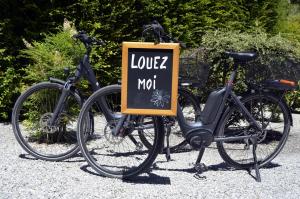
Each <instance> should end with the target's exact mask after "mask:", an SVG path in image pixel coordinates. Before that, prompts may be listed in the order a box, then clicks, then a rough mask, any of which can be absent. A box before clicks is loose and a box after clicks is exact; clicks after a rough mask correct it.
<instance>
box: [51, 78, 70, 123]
mask: <svg viewBox="0 0 300 199" xmlns="http://www.w3.org/2000/svg"><path fill="white" fill-rule="evenodd" d="M71 86H72V84H71V82H69V81H68V82H66V83H65V85H64V87H63V89H62V94H61V95H60V97H59V100H58V103H57V105H56V107H55V109H54V111H53V114H52V117H51V118H50V120H49V123H48V124H49V125H50V126H53V125H54V124H55V123H56V121H57V118H58V117H59V115H60V114H61V112H62V111H63V108H64V105H65V101H66V99H67V97H68V96H69V94H70V88H71Z"/></svg>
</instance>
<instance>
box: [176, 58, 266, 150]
mask: <svg viewBox="0 0 300 199" xmlns="http://www.w3.org/2000/svg"><path fill="white" fill-rule="evenodd" d="M237 69H238V64H237V63H236V64H234V71H233V72H232V73H231V76H230V79H229V81H228V82H227V84H226V86H225V87H224V88H223V89H224V92H225V94H224V96H223V99H222V102H221V105H220V107H219V108H218V111H217V114H216V116H215V119H214V121H213V122H212V123H210V124H203V123H202V122H201V121H200V122H196V123H195V124H193V125H191V124H189V123H187V121H186V120H185V118H184V116H183V113H182V111H181V109H180V106H179V105H178V108H177V120H178V124H179V126H180V128H181V130H182V132H183V135H184V137H185V138H187V139H189V138H188V137H189V134H192V133H197V132H199V133H200V134H199V135H201V132H203V131H205V132H209V133H210V134H211V136H212V140H211V141H216V142H221V141H230V140H232V139H234V140H237V139H241V140H242V139H246V138H251V137H253V136H250V135H249V136H241V137H240V138H236V137H235V138H230V137H227V138H217V137H214V138H213V136H215V135H216V134H217V133H218V131H217V130H218V126H219V124H220V122H221V120H222V115H223V113H224V112H225V108H226V102H228V101H230V102H233V103H234V104H235V105H236V106H238V107H239V108H240V109H241V110H242V113H243V115H244V116H245V118H247V120H248V122H249V123H250V124H252V125H254V127H255V128H256V129H257V130H259V131H261V130H262V127H261V126H260V125H259V124H258V123H257V122H256V120H255V119H254V118H253V116H252V115H251V113H249V111H248V110H247V108H246V107H245V106H244V105H243V103H242V102H241V101H240V99H239V98H238V97H237V96H236V95H235V94H234V92H233V91H232V89H233V82H234V79H235V77H236V74H237ZM223 89H222V90H223ZM214 108H216V107H214ZM211 141H208V143H206V144H205V145H206V146H208V145H209V144H210V143H211Z"/></svg>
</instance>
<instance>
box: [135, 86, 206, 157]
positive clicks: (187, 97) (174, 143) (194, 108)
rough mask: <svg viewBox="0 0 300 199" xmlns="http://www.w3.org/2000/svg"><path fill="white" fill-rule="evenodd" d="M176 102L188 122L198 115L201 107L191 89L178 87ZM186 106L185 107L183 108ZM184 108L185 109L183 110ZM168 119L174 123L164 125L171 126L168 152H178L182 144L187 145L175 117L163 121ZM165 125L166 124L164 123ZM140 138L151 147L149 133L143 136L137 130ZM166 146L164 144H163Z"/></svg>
mask: <svg viewBox="0 0 300 199" xmlns="http://www.w3.org/2000/svg"><path fill="white" fill-rule="evenodd" d="M178 102H179V105H180V106H181V110H182V112H183V115H184V116H185V119H186V120H188V121H189V122H195V121H196V120H197V118H198V117H199V114H200V113H201V108H200V106H199V103H198V100H197V99H196V97H195V96H194V95H193V93H191V91H189V90H187V89H184V88H179V89H178ZM185 108H186V109H185ZM184 109H185V110H186V111H184ZM168 120H173V122H174V124H173V125H171V127H165V128H171V129H170V130H171V133H170V138H169V140H170V152H173V153H174V152H179V151H182V150H183V149H184V146H185V145H187V141H186V140H185V138H184V137H183V135H182V132H181V129H180V126H179V125H178V122H177V121H176V119H175V118H169V119H167V118H165V120H164V121H165V123H167V122H166V121H168ZM165 126H166V125H165ZM138 133H139V136H140V139H141V141H142V143H143V144H144V145H145V146H146V147H147V148H151V147H152V145H151V144H150V141H149V140H152V137H153V136H151V134H149V133H148V134H147V135H148V136H145V134H144V132H143V131H142V130H140V131H139V132H138ZM164 146H166V144H165V145H164ZM165 150H166V148H164V149H163V152H164V151H165Z"/></svg>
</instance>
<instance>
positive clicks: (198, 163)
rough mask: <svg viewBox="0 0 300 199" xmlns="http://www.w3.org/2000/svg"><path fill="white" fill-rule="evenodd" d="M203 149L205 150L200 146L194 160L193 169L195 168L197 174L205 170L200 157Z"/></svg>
mask: <svg viewBox="0 0 300 199" xmlns="http://www.w3.org/2000/svg"><path fill="white" fill-rule="evenodd" d="M204 151H205V147H204V146H202V147H201V148H200V150H199V154H198V158H197V160H196V162H195V169H196V171H197V173H198V174H201V173H203V172H204V171H206V170H207V167H206V165H205V164H204V163H201V159H202V157H203V154H204Z"/></svg>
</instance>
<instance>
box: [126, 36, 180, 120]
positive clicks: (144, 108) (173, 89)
mask: <svg viewBox="0 0 300 199" xmlns="http://www.w3.org/2000/svg"><path fill="white" fill-rule="evenodd" d="M178 65H179V44H176V43H160V44H154V43H148V42H123V48H122V99H121V111H122V113H125V114H142V115H173V116H175V115H176V112H177V93H178Z"/></svg>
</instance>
